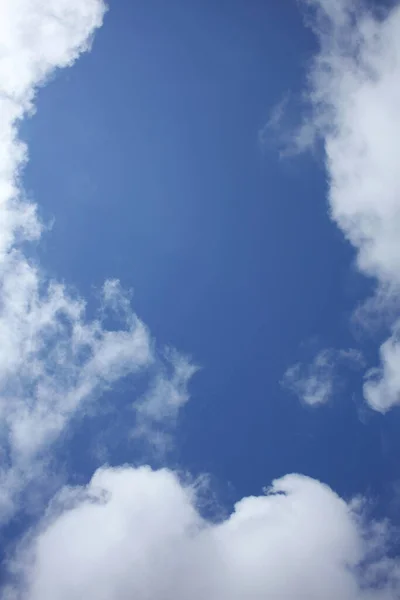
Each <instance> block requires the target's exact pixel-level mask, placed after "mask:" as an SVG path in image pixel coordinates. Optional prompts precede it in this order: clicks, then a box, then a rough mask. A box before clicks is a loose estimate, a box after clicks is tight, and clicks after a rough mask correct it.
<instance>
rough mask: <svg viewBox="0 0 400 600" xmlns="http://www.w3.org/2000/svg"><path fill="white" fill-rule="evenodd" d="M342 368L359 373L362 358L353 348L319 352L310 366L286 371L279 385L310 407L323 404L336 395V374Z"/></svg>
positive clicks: (299, 364)
mask: <svg viewBox="0 0 400 600" xmlns="http://www.w3.org/2000/svg"><path fill="white" fill-rule="evenodd" d="M343 364H345V365H346V366H348V367H351V368H353V369H354V368H356V369H360V368H361V367H363V366H364V358H363V356H362V354H361V352H360V351H358V350H355V349H354V348H349V349H348V350H333V349H332V348H329V349H325V350H321V351H320V352H318V354H316V356H315V357H314V359H313V361H312V362H311V363H307V364H303V363H297V364H295V365H293V366H291V367H289V368H288V369H287V371H286V372H285V374H284V376H283V379H282V385H283V387H284V388H286V389H288V390H289V391H291V392H293V393H294V394H296V396H298V398H299V399H300V400H301V401H302V402H305V403H306V404H308V405H310V406H317V405H319V404H325V403H326V402H328V401H329V400H330V399H331V398H332V396H333V395H334V393H335V391H336V387H337V381H338V377H337V372H336V371H337V368H338V367H339V366H340V365H343Z"/></svg>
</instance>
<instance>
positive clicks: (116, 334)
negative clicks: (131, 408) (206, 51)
mask: <svg viewBox="0 0 400 600" xmlns="http://www.w3.org/2000/svg"><path fill="white" fill-rule="evenodd" d="M104 12H105V5H104V4H103V2H102V0H5V1H4V2H1V3H0V40H1V60H0V339H1V347H0V490H1V492H0V523H1V522H2V521H5V520H6V519H7V518H9V517H10V515H11V514H12V513H13V511H15V510H16V509H17V505H18V503H17V500H18V494H19V493H20V492H21V490H22V489H23V488H24V486H26V485H27V484H28V483H29V481H31V480H33V479H35V478H37V477H38V474H39V473H40V465H41V464H43V461H45V460H46V450H47V449H48V447H49V446H50V445H51V444H52V443H53V442H54V441H55V440H56V439H57V437H58V436H59V435H60V434H61V433H62V431H63V430H64V429H65V427H66V426H67V424H68V422H69V420H70V418H71V416H72V415H74V414H75V413H76V412H77V411H78V409H81V408H82V406H83V404H84V403H85V402H87V401H88V400H90V399H92V398H94V397H96V396H99V395H100V394H101V393H102V392H104V391H105V390H106V389H108V388H109V386H110V385H111V384H112V383H113V382H114V381H116V380H117V379H119V378H121V377H124V376H126V375H128V374H130V373H134V372H135V371H137V370H139V369H143V368H146V367H148V366H150V365H153V366H152V368H153V372H155V373H156V375H155V377H156V379H157V382H159V381H163V379H162V378H161V375H160V373H161V371H160V369H159V368H158V367H157V364H158V362H159V361H158V359H157V357H156V354H155V351H154V348H153V346H154V344H153V343H152V341H151V338H150V335H149V332H148V330H147V328H146V327H145V326H144V324H143V323H142V322H141V321H140V319H138V317H137V316H136V315H135V314H134V313H133V312H132V309H131V306H130V301H129V297H128V295H127V294H125V293H124V291H123V290H122V288H121V286H120V285H119V282H118V281H106V282H105V284H104V287H103V289H102V293H101V299H100V306H99V312H98V317H97V318H95V319H94V320H88V319H87V317H86V314H85V302H84V301H83V300H82V299H81V298H79V297H78V296H77V294H75V293H74V292H73V291H71V290H69V289H68V288H67V287H66V286H65V285H63V284H61V283H59V282H57V281H53V280H51V281H49V280H48V279H47V278H46V277H45V276H44V275H43V273H42V271H41V269H40V268H39V267H38V265H36V264H34V263H33V262H32V261H31V260H30V259H29V257H28V255H27V254H26V252H25V253H24V252H23V249H25V250H26V243H27V242H29V241H32V240H37V239H38V238H40V236H41V233H42V225H41V223H40V221H39V219H38V217H37V211H36V205H35V204H34V203H33V202H30V201H28V200H27V199H26V197H25V196H24V192H23V188H22V185H21V181H20V180H21V171H22V169H23V166H24V163H25V162H26V160H27V158H28V154H27V148H26V147H25V145H24V144H23V143H22V142H21V141H20V140H19V139H18V126H19V123H20V121H21V119H22V118H23V117H24V116H25V115H27V114H30V113H32V112H33V109H34V104H33V103H34V99H35V91H36V89H37V87H38V86H40V85H42V84H44V83H45V82H46V80H47V78H48V77H49V76H50V75H51V74H52V73H53V72H54V70H55V69H57V68H61V67H66V66H70V65H72V63H73V62H74V61H75V60H76V58H77V57H78V56H79V55H80V54H81V53H82V52H84V51H86V50H88V49H89V48H90V44H91V39H92V36H93V34H94V32H95V30H96V29H97V28H98V27H100V26H101V24H102V20H103V15H104ZM110 312H111V314H112V315H113V322H114V323H115V322H117V321H118V322H119V324H120V327H121V328H120V329H112V328H111V329H110V328H108V327H106V325H105V323H106V322H107V316H109V314H110ZM108 321H109V319H108ZM177 356H178V355H177ZM176 360H177V361H178V358H177V359H176ZM181 360H184V359H181ZM154 364H156V368H154ZM187 369H188V371H187V377H186V380H185V381H186V383H187V379H188V378H189V377H190V374H191V373H192V371H191V370H190V365H188V367H187ZM160 378H161V379H160ZM175 384H176V385H175ZM169 385H170V389H169V392H170V396H171V395H173V393H174V390H175V387H176V388H177V390H176V393H177V394H178V392H180V393H181V400H180V405H182V404H183V403H184V402H185V401H186V399H187V394H186V395H185V394H182V391H185V390H184V389H183V388H184V386H183V387H182V385H183V384H182V383H181V382H180V380H179V381H177V380H174V379H172V380H171V381H170V382H169ZM166 403H167V404H170V400H169V399H166ZM145 404H146V403H145V402H142V403H141V406H142V410H144V408H143V407H144V406H145ZM157 410H160V411H161V412H162V411H164V412H165V411H166V410H167V409H166V408H165V407H164V404H163V398H162V397H161V393H160V398H159V401H158V404H157V407H154V410H153V413H157ZM160 418H161V417H160ZM149 420H150V416H149V419H148V421H149ZM149 426H150V425H148V427H149Z"/></svg>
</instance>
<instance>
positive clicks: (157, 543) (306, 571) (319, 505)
mask: <svg viewBox="0 0 400 600" xmlns="http://www.w3.org/2000/svg"><path fill="white" fill-rule="evenodd" d="M360 506H362V503H360V502H358V503H350V504H348V503H346V502H345V501H343V500H342V499H341V498H339V497H338V496H337V495H336V494H335V493H334V492H332V490H331V489H330V488H328V487H327V486H325V485H323V484H321V483H319V482H318V481H315V480H312V479H310V478H307V477H303V476H300V475H288V476H286V477H283V478H282V479H279V480H277V481H275V482H274V483H273V485H272V487H271V488H270V489H269V490H268V491H267V493H266V495H265V496H261V497H248V498H244V499H243V500H241V501H240V502H239V503H238V504H236V506H235V509H234V511H233V513H232V514H231V515H230V516H229V517H228V518H227V519H225V520H224V521H222V522H219V523H211V522H207V521H205V520H204V519H203V518H202V517H201V516H200V515H199V512H198V510H197V508H196V493H195V487H194V486H190V485H182V484H181V483H180V482H179V480H178V478H177V477H176V475H174V474H173V473H172V472H170V471H168V470H161V471H151V470H150V469H149V468H147V467H143V468H139V469H132V468H128V467H127V468H120V469H114V470H113V469H101V470H99V471H97V473H96V474H95V475H94V477H93V479H92V481H91V482H90V484H89V485H88V486H87V487H86V488H84V489H82V488H80V489H70V490H65V491H64V492H63V493H61V494H60V496H59V498H58V500H57V502H55V503H54V505H53V507H52V509H51V510H50V512H49V514H48V516H47V519H46V520H45V522H44V523H43V524H42V526H41V528H40V529H39V531H36V532H35V533H34V535H33V536H31V538H30V540H29V541H28V542H27V543H26V544H25V545H24V546H23V547H22V548H21V549H20V553H19V555H18V556H17V559H16V560H15V563H14V565H13V568H14V575H16V576H17V578H18V579H19V581H20V585H19V586H12V587H10V588H9V589H8V590H6V591H5V594H4V599H5V600H9V599H11V598H13V599H15V598H18V599H27V600H67V599H68V600H75V599H76V600H78V599H81V598H96V599H98V600H117V599H118V600H124V599H126V600H128V599H131V598H135V599H136V600H142V599H143V600H144V599H150V600H159V599H164V600H165V599H171V600H172V599H174V600H180V599H181V600H184V599H186V598H193V599H198V600H206V599H207V600H214V599H215V600H217V599H218V600H224V599H227V600H228V599H229V600H232V599H237V600H244V599H245V598H246V599H261V598H274V599H282V600H301V599H307V600H313V599H314V600H321V598H323V599H324V600H330V599H332V600H337V599H338V598H340V599H341V600H367V599H368V600H375V599H376V600H389V599H393V600H394V598H396V597H397V596H396V589H397V590H398V588H397V583H398V582H397V578H396V569H397V564H396V563H393V562H390V561H388V560H387V559H384V554H383V549H384V542H385V528H384V527H383V526H378V525H375V526H369V527H366V525H365V522H364V521H363V519H362V517H361V516H360V515H361V511H360ZM372 554H373V556H374V562H372V559H371V555H372ZM361 565H363V567H362V566H361Z"/></svg>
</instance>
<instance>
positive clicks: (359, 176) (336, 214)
mask: <svg viewBox="0 0 400 600" xmlns="http://www.w3.org/2000/svg"><path fill="white" fill-rule="evenodd" d="M303 5H304V6H305V7H306V8H307V9H308V12H307V23H308V24H309V25H310V26H311V27H312V29H313V30H314V32H315V34H316V36H317V38H318V40H319V44H320V50H319V52H318V53H317V55H316V56H315V57H314V60H313V62H312V66H311V69H310V71H309V73H308V82H309V86H308V90H307V94H306V96H307V100H308V102H309V105H310V107H311V109H312V111H311V117H310V118H309V119H307V120H306V121H305V122H304V124H303V126H302V127H301V129H300V131H299V134H298V145H299V146H300V148H304V146H305V145H307V144H308V145H310V144H312V143H313V141H314V140H316V139H320V140H322V142H323V146H324V150H325V165H326V171H327V174H328V182H329V194H328V196H329V205H330V214H331V217H332V219H333V221H334V222H335V223H336V224H337V225H338V227H339V228H340V229H341V230H342V231H343V234H344V235H345V237H346V238H347V239H348V240H349V241H350V242H351V244H352V245H353V246H354V248H355V249H356V261H357V266H358V268H359V270H360V271H361V272H362V273H364V274H365V275H367V276H372V277H374V278H375V279H376V281H377V297H376V302H371V301H369V302H368V306H367V308H366V310H364V311H358V315H359V316H360V314H361V313H362V316H363V318H364V319H365V318H366V316H367V315H368V313H370V314H372V313H374V318H375V320H376V317H377V315H376V312H377V311H378V312H380V313H382V315H383V316H384V317H385V318H387V316H388V314H392V317H393V315H395V314H397V315H398V302H397V301H395V300H394V299H393V298H398V297H399V291H400V242H399V240H400V171H399V168H398V156H399V154H400V145H399V139H400V135H399V134H400V41H399V40H400V7H399V6H396V7H394V8H392V9H390V10H389V9H388V10H387V11H386V12H383V11H382V10H381V11H380V13H379V14H378V13H377V10H375V11H374V9H373V8H372V7H371V5H370V4H369V3H368V4H367V3H364V2H353V1H351V0H305V1H304V2H303ZM304 140H307V144H304ZM394 329H395V330H397V329H398V324H397V323H396V324H395V325H394ZM393 350H394V351H393ZM398 356H400V352H397V337H396V336H392V338H391V340H390V342H389V343H388V344H386V345H384V346H383V347H382V352H381V359H382V364H381V367H380V368H379V369H378V370H376V371H375V373H374V377H375V379H377V380H378V381H379V382H380V383H379V385H377V384H376V382H374V383H371V382H370V381H368V382H367V383H366V385H365V388H364V390H365V398H366V400H367V401H368V402H369V403H370V405H371V406H372V407H373V408H375V409H377V410H381V411H384V410H387V409H388V408H390V407H391V406H393V405H394V404H398V403H399V402H400V381H399V380H397V379H396V378H394V377H392V376H391V375H390V373H391V370H392V369H393V366H394V364H393V361H396V365H397V366H396V369H400V361H398V359H397V357H398ZM387 361H389V362H387ZM388 378H389V379H388ZM388 390H390V393H389V394H388V393H387V392H388Z"/></svg>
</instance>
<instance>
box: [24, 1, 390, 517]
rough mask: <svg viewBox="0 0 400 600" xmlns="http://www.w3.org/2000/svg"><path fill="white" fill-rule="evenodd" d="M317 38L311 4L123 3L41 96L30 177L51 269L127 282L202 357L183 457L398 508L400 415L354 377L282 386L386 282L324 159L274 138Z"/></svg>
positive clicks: (248, 479) (79, 279)
mask: <svg viewBox="0 0 400 600" xmlns="http://www.w3.org/2000/svg"><path fill="white" fill-rule="evenodd" d="M315 49H316V47H315V40H314V38H313V36H312V34H311V32H310V31H308V30H307V29H306V28H305V27H304V24H303V21H302V18H301V14H300V12H299V10H298V6H297V2H295V1H294V0H287V1H285V2H266V1H265V0H263V1H259V0H252V1H251V2H249V1H248V0H229V1H227V0H226V1H223V0H221V1H219V2H215V1H214V0H203V1H202V2H194V1H191V0H189V1H188V0H171V1H170V2H168V3H167V2H165V1H164V0H135V2H131V0H125V1H123V0H118V1H117V0H112V1H111V2H110V11H109V13H108V14H107V16H106V20H105V24H104V26H103V28H102V29H101V30H100V31H99V32H98V34H97V35H96V38H95V42H94V46H93V51H92V53H91V54H88V55H84V56H83V57H82V58H80V60H79V61H78V62H77V63H76V65H75V66H74V68H73V69H72V70H70V71H68V70H64V71H62V72H61V73H60V74H58V76H57V77H56V78H55V80H54V81H53V82H52V83H51V85H49V86H47V87H46V88H45V89H44V90H42V91H41V92H40V94H39V100H38V110H37V113H36V114H35V116H34V118H32V119H31V120H29V121H28V122H27V123H25V125H24V127H23V136H24V138H25V139H26V140H27V141H28V142H29V147H30V162H29V164H28V166H27V168H26V174H25V179H24V182H25V185H26V187H27V189H28V192H29V193H30V194H32V195H33V197H34V198H35V199H36V200H37V201H38V202H39V204H40V207H41V210H42V215H43V217H44V218H45V219H46V220H50V219H52V218H53V217H54V219H55V223H54V226H53V229H52V231H51V232H50V233H48V234H47V235H46V236H45V238H44V240H43V242H42V243H41V246H40V248H38V250H37V251H38V253H40V258H41V259H42V262H43V263H44V264H45V265H46V268H47V269H48V270H49V272H50V273H54V274H57V277H60V276H61V277H64V278H65V280H66V281H67V282H69V283H73V284H75V285H76V286H77V287H78V289H79V290H80V291H81V292H82V293H84V294H85V295H87V294H90V293H92V291H93V286H99V285H100V284H101V282H102V280H103V279H104V278H107V277H118V278H120V279H121V282H122V283H123V284H124V286H126V287H132V288H133V289H134V307H135V310H136V311H137V313H138V314H139V316H140V317H141V318H142V319H143V320H144V321H145V323H146V324H147V325H148V326H149V327H150V329H151V331H152V333H153V335H154V336H155V338H156V340H157V342H158V343H159V344H160V345H165V344H167V345H174V346H176V347H177V348H178V349H179V350H181V351H182V352H185V353H188V354H190V355H191V356H192V357H193V359H194V361H195V362H196V363H197V364H199V365H201V367H202V370H201V371H200V372H199V373H198V374H197V375H196V376H195V378H194V379H193V381H192V384H191V388H190V389H191V393H192V400H191V402H190V403H189V404H188V406H187V407H186V409H185V410H184V412H183V414H182V415H181V419H180V424H179V427H178V431H177V434H176V450H175V452H174V453H173V456H171V461H173V463H174V464H175V465H178V466H179V467H181V468H184V469H188V470H190V471H191V472H192V473H194V474H197V473H202V472H207V473H209V474H211V476H212V477H213V478H215V480H216V481H218V484H219V485H220V486H221V490H222V491H221V494H222V495H224V494H226V495H228V496H229V500H234V499H236V498H239V497H242V496H244V495H249V494H252V493H258V492H259V491H260V489H261V487H262V486H264V485H266V484H268V483H269V482H270V480H271V479H272V478H274V477H277V476H280V475H283V474H285V473H288V472H294V471H296V472H301V473H305V474H308V475H312V476H314V477H317V478H319V479H321V480H323V481H325V482H327V483H329V484H330V485H332V486H333V488H334V489H335V490H336V491H338V492H339V493H341V494H344V495H345V496H349V495H352V494H354V493H358V492H360V493H368V494H369V495H370V496H372V497H373V498H376V499H377V500H378V501H379V502H380V503H381V506H382V509H383V510H384V511H385V512H386V514H387V513H388V512H389V513H390V510H391V509H390V506H391V505H390V502H391V499H392V486H393V485H394V484H395V483H396V480H397V479H398V477H399V475H400V468H399V466H398V465H397V464H396V461H395V457H396V456H397V453H398V450H399V444H400V442H399V441H397V439H396V438H397V437H398V436H396V430H397V429H396V428H397V421H398V420H399V417H398V415H397V413H396V411H394V412H392V413H391V415H390V420H389V418H386V417H382V416H380V415H378V414H373V413H372V412H371V413H368V416H367V419H366V420H365V419H363V420H360V418H359V406H360V404H361V390H360V384H361V382H360V380H359V379H358V376H357V377H356V376H354V375H352V376H351V377H350V379H349V382H348V384H347V387H345V388H344V389H343V390H342V393H341V394H340V397H339V398H336V401H335V403H334V404H332V405H328V406H325V407H322V409H319V410H317V411H315V410H310V409H305V408H304V407H302V406H301V405H300V404H299V403H298V401H297V400H296V398H295V397H294V396H292V395H290V394H289V393H288V392H287V391H285V390H283V389H282V387H281V386H280V383H279V382H280V379H281V378H282V375H283V373H284V371H285V370H286V368H287V367H288V366H289V365H291V364H293V362H296V361H297V360H302V359H304V360H309V359H310V356H311V354H312V352H311V354H310V347H311V350H312V351H314V350H315V349H319V348H323V347H326V346H332V347H336V348H347V347H349V346H354V344H355V343H356V342H355V341H354V340H353V339H352V338H351V335H350V329H349V318H350V313H351V310H352V309H353V308H354V306H355V304H356V303H357V302H358V301H360V300H362V299H363V298H364V294H365V290H366V288H367V282H365V281H364V280H363V279H362V277H361V276H359V275H357V274H356V273H355V272H354V268H353V266H352V262H353V258H354V254H353V252H352V250H351V248H350V247H349V246H348V245H347V244H346V242H345V241H344V239H343V237H342V234H341V233H340V232H339V231H338V230H337V229H336V227H335V226H334V225H333V224H332V223H330V221H329V217H328V214H327V202H326V186H325V175H324V172H323V170H322V168H321V164H322V162H321V161H320V160H318V158H315V157H312V156H311V155H307V156H301V157H296V158H291V159H287V160H280V159H279V156H278V152H277V143H276V140H274V139H273V137H272V134H271V139H270V140H267V143H266V145H265V146H264V147H261V146H260V144H259V141H258V132H259V130H260V129H261V128H262V127H263V126H264V125H265V123H266V122H267V120H268V118H269V114H270V111H271V109H272V107H273V106H274V105H275V104H276V103H277V102H279V101H280V100H281V99H282V98H283V97H284V96H285V94H287V93H288V91H290V92H291V98H292V100H293V101H292V102H290V103H289V106H290V111H291V112H289V121H290V122H293V123H295V122H297V121H299V119H300V114H296V110H299V106H300V103H299V101H298V98H299V93H300V91H301V89H302V88H303V86H304V78H305V68H306V66H307V61H308V60H309V59H310V56H311V54H312V53H313V52H314V51H315ZM71 235H72V237H71ZM132 393H133V392H132V391H131V390H130V389H129V388H127V387H126V388H123V391H122V392H121V393H120V395H121V394H122V396H123V399H124V401H125V400H126V403H128V402H130V401H131V400H132ZM119 402H121V398H119ZM365 410H367V409H365ZM82 427H88V424H87V423H84V425H83V426H82ZM76 435H77V436H78V437H79V440H80V445H79V448H80V450H81V451H82V452H79V456H80V459H81V462H80V463H79V461H78V460H76V459H75V462H76V464H75V469H77V470H80V471H81V475H82V476H83V477H86V478H89V477H90V475H91V472H90V468H91V466H92V465H89V462H90V461H89V459H88V458H87V456H86V455H85V452H87V450H88V449H87V448H85V447H84V446H85V443H84V441H83V440H85V439H87V436H85V435H84V431H83V430H81V431H80V432H77V434H76ZM77 439H78V438H77ZM115 451H116V452H118V456H115V461H116V462H119V463H120V462H122V461H124V460H129V461H132V460H133V461H135V460H139V458H140V457H137V456H132V449H131V448H130V447H128V446H126V447H124V444H119V445H116V450H115ZM85 456H86V458H85ZM391 516H393V515H391Z"/></svg>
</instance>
